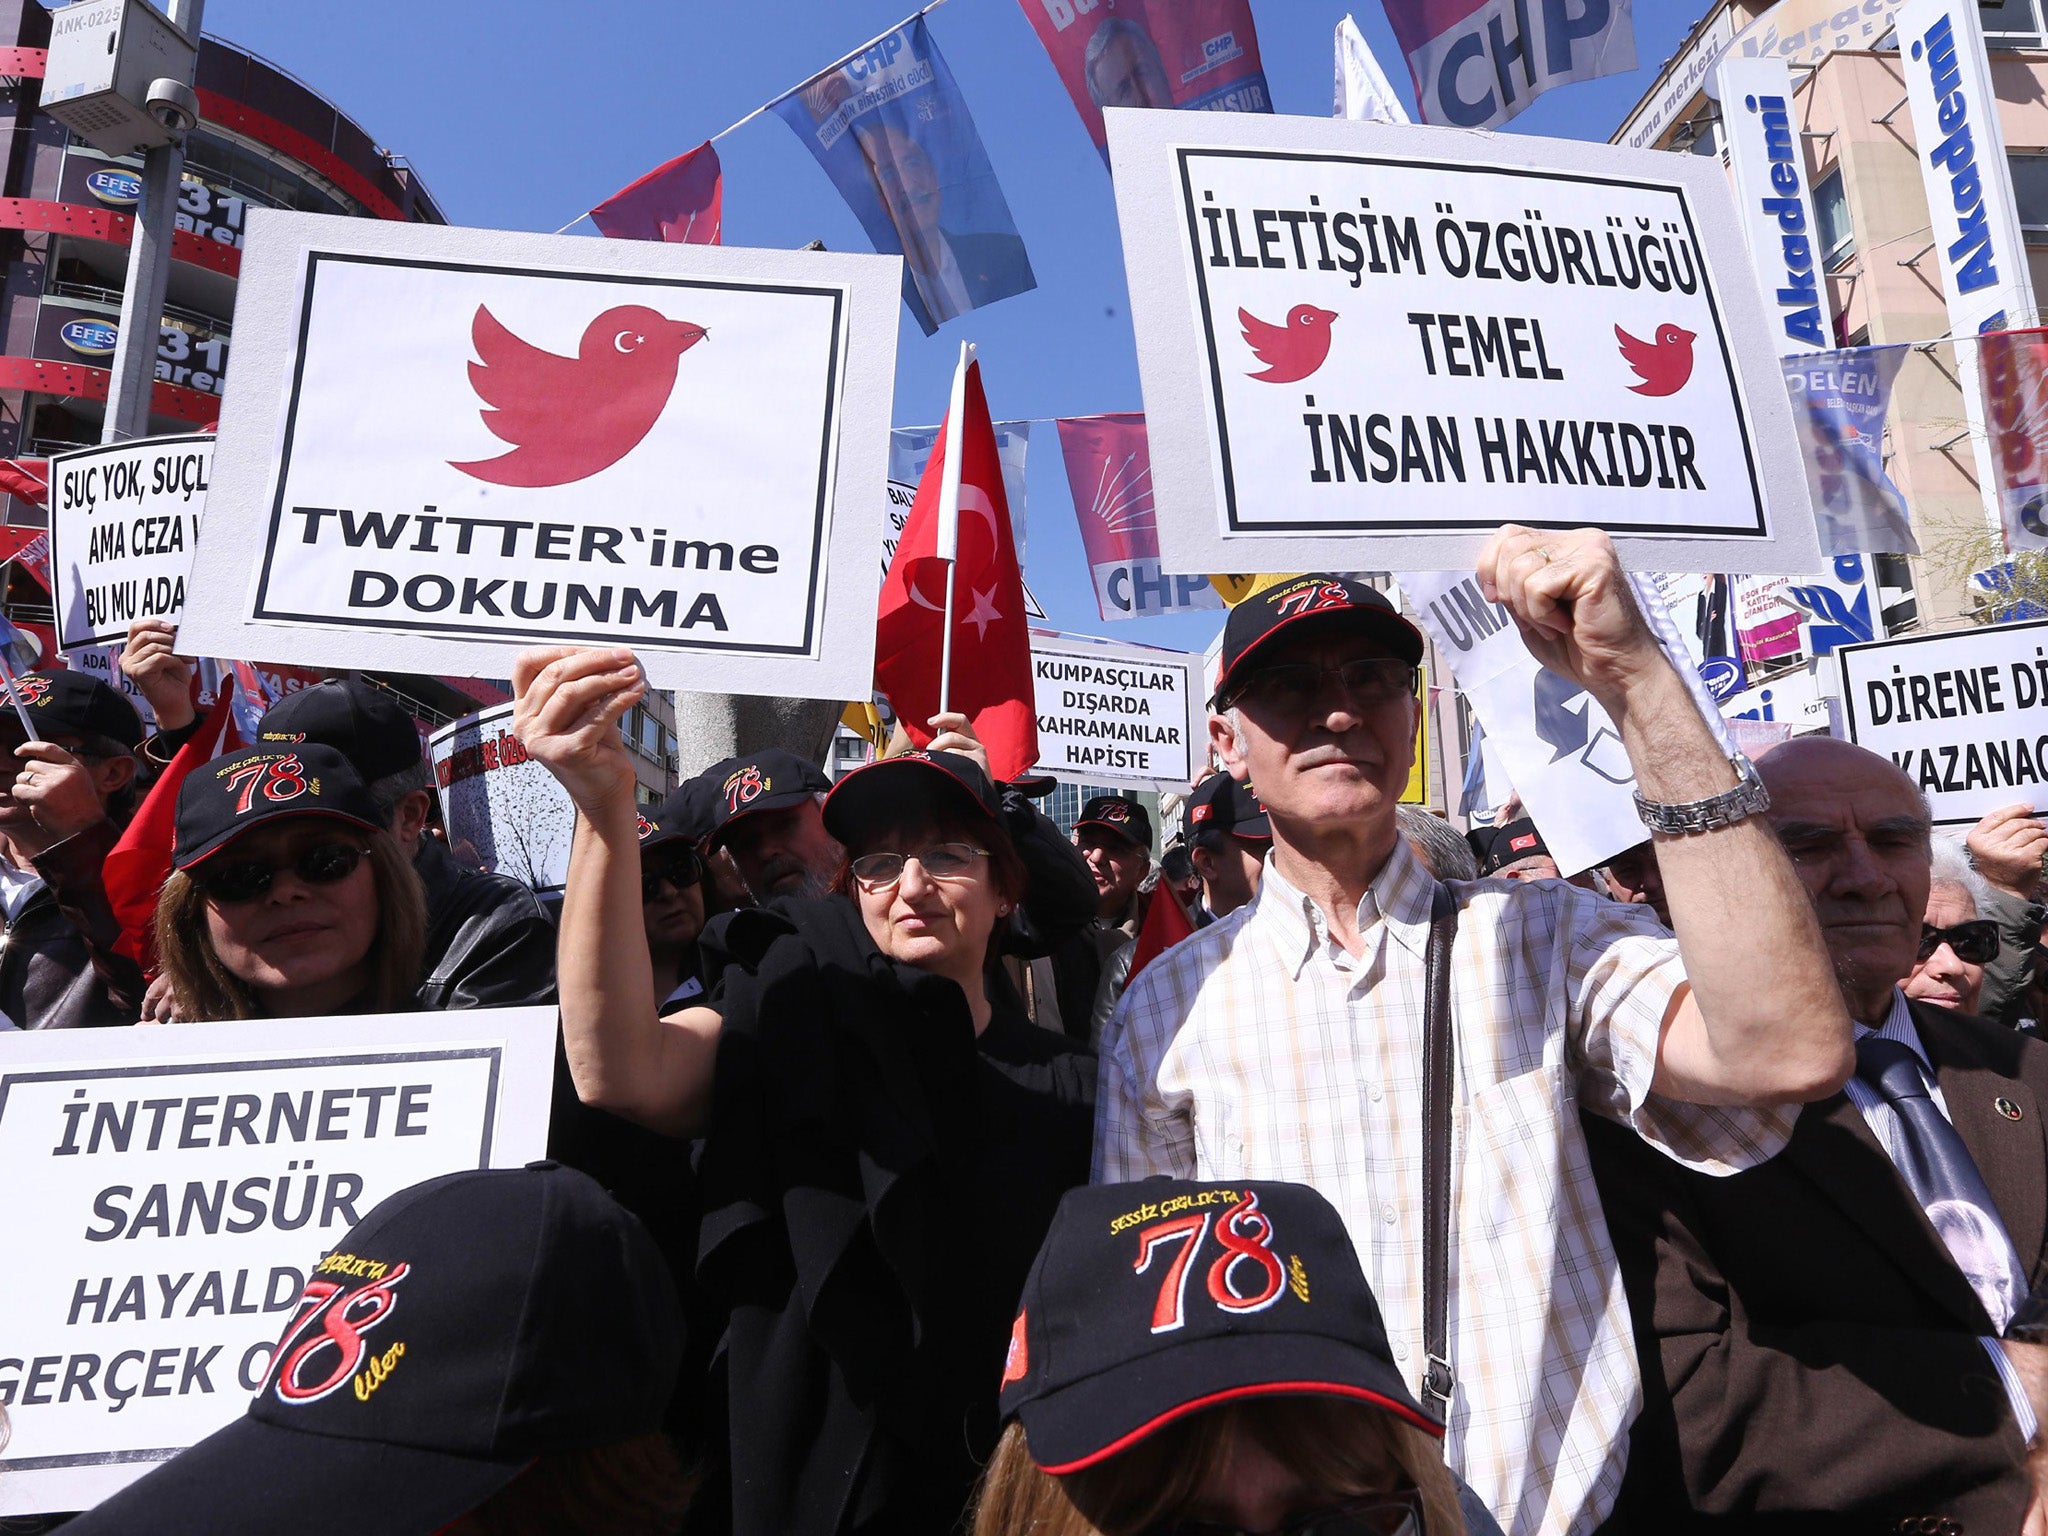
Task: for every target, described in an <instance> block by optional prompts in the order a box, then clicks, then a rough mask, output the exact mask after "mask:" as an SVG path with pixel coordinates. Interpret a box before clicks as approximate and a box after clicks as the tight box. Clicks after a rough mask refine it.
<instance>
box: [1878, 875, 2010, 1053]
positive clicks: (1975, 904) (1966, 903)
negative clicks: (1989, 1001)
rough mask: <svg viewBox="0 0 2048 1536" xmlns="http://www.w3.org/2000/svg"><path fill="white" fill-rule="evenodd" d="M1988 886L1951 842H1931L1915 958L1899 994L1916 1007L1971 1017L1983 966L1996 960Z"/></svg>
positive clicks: (1981, 987) (1995, 934) (1979, 992)
mask: <svg viewBox="0 0 2048 1536" xmlns="http://www.w3.org/2000/svg"><path fill="white" fill-rule="evenodd" d="M1989 898H1990V887H1989V886H1987V885H1986V884H1985V882H1984V877H1983V876H1982V875H1980V874H1978V873H1977V871H1976V870H1974V869H1972V868H1971V867H1970V860H1969V858H1968V856H1967V855H1966V854H1964V852H1963V851H1962V849H1960V848H1958V847H1957V846H1956V845H1955V844H1954V843H1950V842H1936V843H1935V845H1934V858H1933V862H1932V864H1931V866H1930V868H1929V882H1928V887H1927V914H1926V916H1925V917H1923V918H1922V919H1921V920H1920V956H1919V959H1918V960H1917V961H1916V962H1915V963H1914V966H1913V969H1912V970H1910V971H1908V972H1907V973H1906V979H1905V980H1904V981H1902V982H1900V983H1899V990H1900V991H1901V992H1904V993H1905V994H1906V996H1907V997H1908V998H1910V999H1911V1000H1912V1001H1914V1002H1916V1003H1926V1004H1927V1005H1928V1006H1929V1007H1932V1008H1948V1009H1952V1010H1954V1011H1955V1012H1957V1013H1977V1012H1979V1008H1978V1003H1979V1001H1980V1000H1981V999H1982V997H1983V993H1984V968H1985V966H1987V965H1989V964H1990V963H1991V962H1992V961H1994V960H1996V959H1997V958H1998V951H1999V947H2000V945H1999V936H1998V923H1997V922H1996V920H1995V919H1993V918H1991V917H1990V916H1988V915H1987V912H1988V909H1989V906H1990V899H1989Z"/></svg>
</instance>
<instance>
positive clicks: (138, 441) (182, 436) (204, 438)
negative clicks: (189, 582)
mask: <svg viewBox="0 0 2048 1536" xmlns="http://www.w3.org/2000/svg"><path fill="white" fill-rule="evenodd" d="M216 441H217V439H216V438H215V437H214V435H213V434H212V433H211V432H179V433H174V434H167V435H166V436H163V437H148V438H133V439H130V440H129V441H128V442H125V443H93V444H90V445H87V446H83V447H80V448H79V449H78V450H77V451H76V452H74V453H59V454H53V455H51V457H50V508H49V513H48V521H47V523H46V524H45V525H44V530H43V531H44V532H45V533H47V534H48V535H49V536H50V581H51V583H52V590H51V592H50V614H51V618H52V619H53V620H54V622H53V623H52V624H51V626H50V627H51V629H52V630H53V631H54V632H55V634H56V636H57V654H58V655H60V656H62V655H67V654H69V652H68V651H67V650H66V648H65V645H64V609H63V607H62V605H61V604H60V603H59V602H58V600H57V592H56V590H55V588H56V586H57V585H61V584H62V582H63V575H62V572H63V570H64V565H63V561H62V559H61V557H60V556H59V555H58V553H57V550H58V543H57V506H56V502H57V475H58V473H59V470H58V466H59V465H61V464H69V463H70V462H71V461H72V460H73V459H80V458H84V457H85V456H86V455H88V454H101V453H133V452H135V451H136V450H137V449H150V448H159V447H169V446H170V445H171V444H173V443H206V444H209V445H211V444H213V443H214V442H216ZM212 478H213V476H212V473H211V471H209V472H208V475H207V480H208V482H209V484H210V483H211V481H212ZM205 516H206V509H205V507H204V506H203V505H202V506H201V508H200V520H201V523H202V524H203V523H204V521H205ZM192 552H193V554H194V555H197V554H198V549H197V548H196V547H195V548H194V549H193V551H192ZM188 570H189V562H188ZM151 617H152V618H157V617H161V615H157V614H152V615H151ZM184 618H185V615H184V614H183V613H182V612H180V613H179V615H178V620H179V622H180V623H183V622H184ZM127 639H128V631H127V630H125V629H117V630H113V631H110V632H109V633H107V634H104V635H94V636H92V638H91V639H88V640H80V641H78V642H77V643H76V644H74V645H72V646H71V647H70V650H72V651H80V650H84V649H85V648H86V647H87V646H93V645H121V644H123V643H125V642H126V641H127Z"/></svg>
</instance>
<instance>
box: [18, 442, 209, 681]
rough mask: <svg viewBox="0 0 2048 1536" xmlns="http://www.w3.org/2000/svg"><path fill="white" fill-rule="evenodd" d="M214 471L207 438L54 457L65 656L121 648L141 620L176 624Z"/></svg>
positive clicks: (54, 550)
mask: <svg viewBox="0 0 2048 1536" xmlns="http://www.w3.org/2000/svg"><path fill="white" fill-rule="evenodd" d="M212 468H213V436H212V434H210V433H204V432H200V433H194V434H192V435H190V436H185V437H152V438H144V439H142V440H141V441H139V442H130V443H115V444H111V445H107V446H102V447H98V448H87V449H84V450H82V451H80V452H78V453H63V454H58V455H57V456H56V457H54V458H52V459H51V460H50V506H49V512H50V572H51V576H52V582H51V586H50V600H51V602H52V603H53V604H54V605H55V606H56V609H57V644H58V645H59V646H60V647H61V648H62V649H63V650H65V651H72V650H76V649H78V648H79V647H81V646H95V645H109V644H118V643H120V642H121V641H122V640H124V639H126V638H127V635H128V626H129V625H130V624H133V623H135V622H136V621H137V620H138V619H164V620H167V621H168V622H170V623H172V624H175V623H177V622H178V620H179V618H180V616H181V615H182V614H183V613H184V611H185V578H186V575H187V574H188V573H189V572H190V571H191V569H192V556H193V554H194V552H195V551H196V550H197V549H198V547H199V523H200V517H201V514H202V513H204V512H205V510H206V487H207V476H208V474H209V473H210V472H211V470H212Z"/></svg>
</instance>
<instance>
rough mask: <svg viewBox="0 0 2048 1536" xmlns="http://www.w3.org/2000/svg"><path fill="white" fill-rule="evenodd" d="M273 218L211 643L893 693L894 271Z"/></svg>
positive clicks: (202, 579) (705, 683)
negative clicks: (877, 631)
mask: <svg viewBox="0 0 2048 1536" xmlns="http://www.w3.org/2000/svg"><path fill="white" fill-rule="evenodd" d="M249 221H250V223H249V245H248V250H247V252H246V253H245V259H244V264H243V267H242V278H241V284H240V287H239V289H238V290H237V295H236V307H237V319H238V321H239V322H240V328H241V332H242V335H243V337H244V342H243V348H242V353H241V360H240V361H239V362H238V363H237V364H236V370H237V371H236V380H235V385H236V387H235V391H234V393H233V394H232V395H231V396H230V397H229V399H228V401H227V404H226V408H225V411H224V413H223V416H222V419H221V430H220V441H219V447H218V449H217V450H216V460H215V473H214V476H213V489H212V494H211V502H210V504H209V508H208V515H207V526H206V532H205V534H204V548H205V551H206V557H205V558H203V559H201V560H199V561H198V562H197V563H196V565H195V573H194V577H193V584H192V588H191V591H190V595H189V607H188V614H187V626H188V630H187V634H186V637H185V638H186V642H187V643H188V644H189V645H190V646H192V647H194V648H197V649H200V650H204V651H208V652H211V653H214V654H219V655H226V656H249V655H255V656H264V657H270V658H274V659H277V660H281V661H291V662H299V663H306V664H328V665H338V666H349V667H376V666H391V667H399V668H403V669H404V670H407V671H435V672H448V673H454V674H457V675H463V676H473V677H502V676H504V675H506V672H507V671H508V669H509V662H510V657H511V654H512V653H513V652H515V651H517V650H518V649H519V648H521V647H523V646H528V645H536V644H546V643H550V642H563V643H572V644H588V645H630V646H632V647H633V648H634V649H635V650H637V651H638V652H639V653H640V656H641V659H642V660H643V662H644V663H645V664H646V667H647V671H648V675H649V678H650V680H651V681H652V682H653V683H654V684H655V685H656V686H660V687H673V688H686V689H699V690H704V689H710V690H713V691H719V692H737V693H761V694H772V695H793V696H797V697H809V698H816V697H824V698H838V699H844V698H848V697H852V696H854V695H855V694H858V693H862V692H865V691H866V689H867V687H868V686H869V682H868V680H869V677H870V673H871V669H872V661H873V654H872V652H873V642H874V624H873V610H872V591H873V589H872V588H871V587H869V586H868V585H867V583H868V581H869V580H871V579H872V578H871V577H870V576H869V575H868V572H869V571H871V570H872V569H873V567H872V565H871V564H870V562H871V561H872V560H873V559H874V551H875V549H876V547H877V546H878V545H879V543H880V542H881V536H882V535H881V530H882V521H883V513H884V508H885V507H886V504H887V496H886V491H885V477H886V471H887V452H888V436H889V434H888V427H889V402H890V395H891V388H892V385H893V374H894V364H895V346H896V311H895V304H896V298H895V284H896V278H897V275H898V263H897V262H896V261H895V260H894V259H891V258H885V257H877V256H866V255H843V254H837V253H831V254H827V253H817V252H793V251H792V252H785V251H756V250H746V249H741V248H736V247H730V246H724V247H721V246H704V245H664V244H657V243H653V242H649V241H639V240H577V239H568V238H557V237H554V236H546V235H518V234H507V233H504V232H501V231H496V230H475V229H454V228H446V227H442V226H438V225H425V224H407V225H398V224H384V223H379V222H377V221H375V220H360V219H337V218H321V217H317V216H314V215H308V214H283V213H273V212H269V211H266V210H256V211H253V212H252V213H251V214H250V215H249ZM372 329H374V330H375V332H376V334H378V335H379V336H380V337H382V338H384V342H383V344H382V345H380V347H379V348H378V350H377V352H376V355H375V356H374V357H373V356H371V355H370V354H368V353H366V352H365V351H364V350H363V348H362V347H361V345H360V338H361V336H362V335H363V334H365V333H366V332H367V331H370V330H372ZM366 444H369V445H374V450H375V451H374V452H367V451H365V445H366ZM855 567H858V568H859V574H858V575H857V576H855V575H852V574H850V573H852V572H853V571H854V569H855ZM835 571H836V572H838V573H839V575H840V576H841V577H842V578H843V579H846V580H849V581H851V582H853V583H854V585H853V586H852V587H850V588H848V589H847V592H846V593H845V594H844V596H843V597H842V600H841V601H839V602H837V603H833V602H829V601H828V600H827V598H828V587H829V585H830V582H831V578H832V574H833V572H835Z"/></svg>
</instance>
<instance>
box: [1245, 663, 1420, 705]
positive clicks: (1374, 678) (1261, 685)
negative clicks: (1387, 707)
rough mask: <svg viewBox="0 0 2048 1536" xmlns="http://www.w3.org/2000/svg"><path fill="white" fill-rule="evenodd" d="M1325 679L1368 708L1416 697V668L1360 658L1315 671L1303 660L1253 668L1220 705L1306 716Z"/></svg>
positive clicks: (1315, 669) (1313, 666)
mask: <svg viewBox="0 0 2048 1536" xmlns="http://www.w3.org/2000/svg"><path fill="white" fill-rule="evenodd" d="M1326 677H1334V678H1336V679H1337V681H1338V682H1339V683H1341V684H1343V686H1344V692H1345V694H1346V695H1347V696H1349V697H1350V698H1351V699H1352V700H1353V701H1354V702H1356V703H1359V704H1362V705H1364V706H1366V707H1367V708H1368V709H1376V708H1378V707H1379V706H1381V705H1383V704H1391V703H1393V702H1394V700H1396V699H1412V698H1414V697H1415V681H1416V669H1415V668H1414V667H1411V666H1409V665H1408V663H1407V662H1405V661H1396V660H1394V659H1392V658H1390V657H1385V656H1362V657H1358V658H1356V659H1355V660H1352V661H1345V662H1339V663H1338V664H1337V665H1336V666H1334V667H1319V666H1316V665H1315V664H1314V663H1312V662H1306V661H1288V662H1282V663H1280V664H1279V665H1277V666H1271V667H1255V668H1254V669H1253V670H1251V671H1250V672H1247V673H1246V674H1245V676H1244V680H1243V681H1242V682H1240V683H1239V684H1238V685H1237V686H1236V687H1235V688H1233V689H1232V690H1231V691H1230V695H1229V697H1228V698H1226V699H1224V700H1223V701H1222V703H1223V707H1224V708H1226V709H1228V708H1230V707H1231V706H1232V705H1235V704H1242V703H1245V702H1247V701H1249V702H1250V703H1252V704H1253V705H1256V706H1257V707H1258V708H1260V709H1263V710H1265V711H1267V712H1268V713H1271V714H1277V715H1305V714H1307V713H1308V712H1309V711H1310V710H1311V709H1313V708H1315V706H1316V701H1317V700H1318V699H1319V698H1320V697H1321V696H1322V691H1323V679H1324V678H1326Z"/></svg>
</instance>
